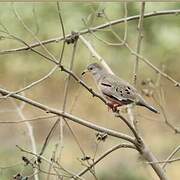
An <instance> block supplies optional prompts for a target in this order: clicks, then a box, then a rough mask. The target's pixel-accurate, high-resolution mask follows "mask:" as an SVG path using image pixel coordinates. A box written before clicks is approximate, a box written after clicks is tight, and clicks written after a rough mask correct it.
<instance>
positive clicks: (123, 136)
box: [0, 88, 135, 143]
mask: <svg viewBox="0 0 180 180" xmlns="http://www.w3.org/2000/svg"><path fill="white" fill-rule="evenodd" d="M0 93H1V94H2V95H7V94H9V93H11V92H9V91H7V90H5V89H2V88H0ZM10 97H12V98H15V99H18V100H20V101H24V102H26V103H27V104H30V105H31V106H34V107H36V108H38V109H41V110H43V111H45V112H47V113H52V114H56V115H58V116H62V117H64V118H67V119H69V120H72V121H74V122H76V123H78V124H81V125H82V126H86V127H88V128H90V129H94V130H96V131H99V132H104V133H107V134H108V135H110V136H113V137H117V138H121V139H124V140H127V141H129V142H131V143H135V141H134V138H132V137H130V136H128V135H126V134H123V133H119V132H116V131H114V130H110V129H107V128H104V127H101V126H98V125H95V124H93V123H90V122H88V121H85V120H83V119H81V118H78V117H76V116H73V115H71V114H69V113H66V112H63V111H59V110H56V109H53V108H50V107H48V106H46V105H43V104H41V103H39V102H36V101H33V100H31V99H29V98H26V97H24V96H21V95H18V94H12V95H11V96H10Z"/></svg>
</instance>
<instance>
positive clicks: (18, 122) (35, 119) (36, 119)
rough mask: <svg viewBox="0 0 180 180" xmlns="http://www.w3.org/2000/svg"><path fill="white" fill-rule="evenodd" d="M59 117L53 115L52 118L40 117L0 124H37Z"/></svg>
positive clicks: (1, 122) (0, 122)
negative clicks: (37, 122)
mask: <svg viewBox="0 0 180 180" xmlns="http://www.w3.org/2000/svg"><path fill="white" fill-rule="evenodd" d="M55 117H57V116H56V115H51V116H40V117H36V118H32V119H25V120H20V121H0V124H21V123H25V122H36V121H41V120H48V119H51V118H55Z"/></svg>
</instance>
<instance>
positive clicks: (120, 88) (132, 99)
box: [87, 63, 158, 113]
mask: <svg viewBox="0 0 180 180" xmlns="http://www.w3.org/2000/svg"><path fill="white" fill-rule="evenodd" d="M87 70H88V71H89V72H91V74H92V76H93V78H94V80H95V82H96V84H97V86H98V88H99V90H100V91H101V93H102V95H103V96H104V97H105V99H106V100H107V103H108V104H109V105H111V106H112V107H111V108H112V109H113V108H114V107H115V106H116V107H118V106H122V105H127V104H131V103H135V104H136V105H139V106H144V107H146V108H148V109H149V110H151V111H153V112H155V113H158V111H157V110H156V109H155V108H154V107H152V106H150V105H148V103H147V102H146V101H145V100H144V98H143V97H142V96H141V95H140V94H139V93H138V91H137V90H136V89H135V88H134V87H133V86H132V85H130V84H129V83H128V82H126V81H124V80H122V79H121V78H119V77H118V76H116V75H113V74H110V73H109V72H108V71H107V70H106V69H105V68H104V67H103V66H102V65H100V64H98V63H93V64H90V65H89V66H88V67H87Z"/></svg>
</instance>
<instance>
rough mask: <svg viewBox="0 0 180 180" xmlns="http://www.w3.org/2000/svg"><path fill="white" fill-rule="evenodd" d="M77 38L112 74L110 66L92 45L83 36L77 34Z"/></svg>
mask: <svg viewBox="0 0 180 180" xmlns="http://www.w3.org/2000/svg"><path fill="white" fill-rule="evenodd" d="M79 39H80V40H81V41H82V42H83V43H84V45H85V46H86V47H87V48H88V49H89V50H90V52H91V53H92V55H93V57H95V58H97V60H98V61H100V62H101V63H102V65H103V66H104V67H105V68H106V69H107V70H108V71H109V73H111V74H114V73H113V72H112V70H111V68H110V67H109V66H108V65H107V63H106V61H105V60H104V59H103V58H102V57H101V56H100V55H99V54H98V53H97V52H96V51H95V50H94V48H93V47H92V45H91V44H90V43H89V42H88V41H87V40H86V39H85V38H84V37H83V36H81V35H80V36H79Z"/></svg>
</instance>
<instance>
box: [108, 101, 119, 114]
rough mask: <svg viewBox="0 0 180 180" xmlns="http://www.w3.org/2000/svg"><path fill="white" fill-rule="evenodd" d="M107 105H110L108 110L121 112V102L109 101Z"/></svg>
mask: <svg viewBox="0 0 180 180" xmlns="http://www.w3.org/2000/svg"><path fill="white" fill-rule="evenodd" d="M107 105H108V111H109V109H112V111H113V112H115V113H119V110H118V107H119V104H114V103H107Z"/></svg>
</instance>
